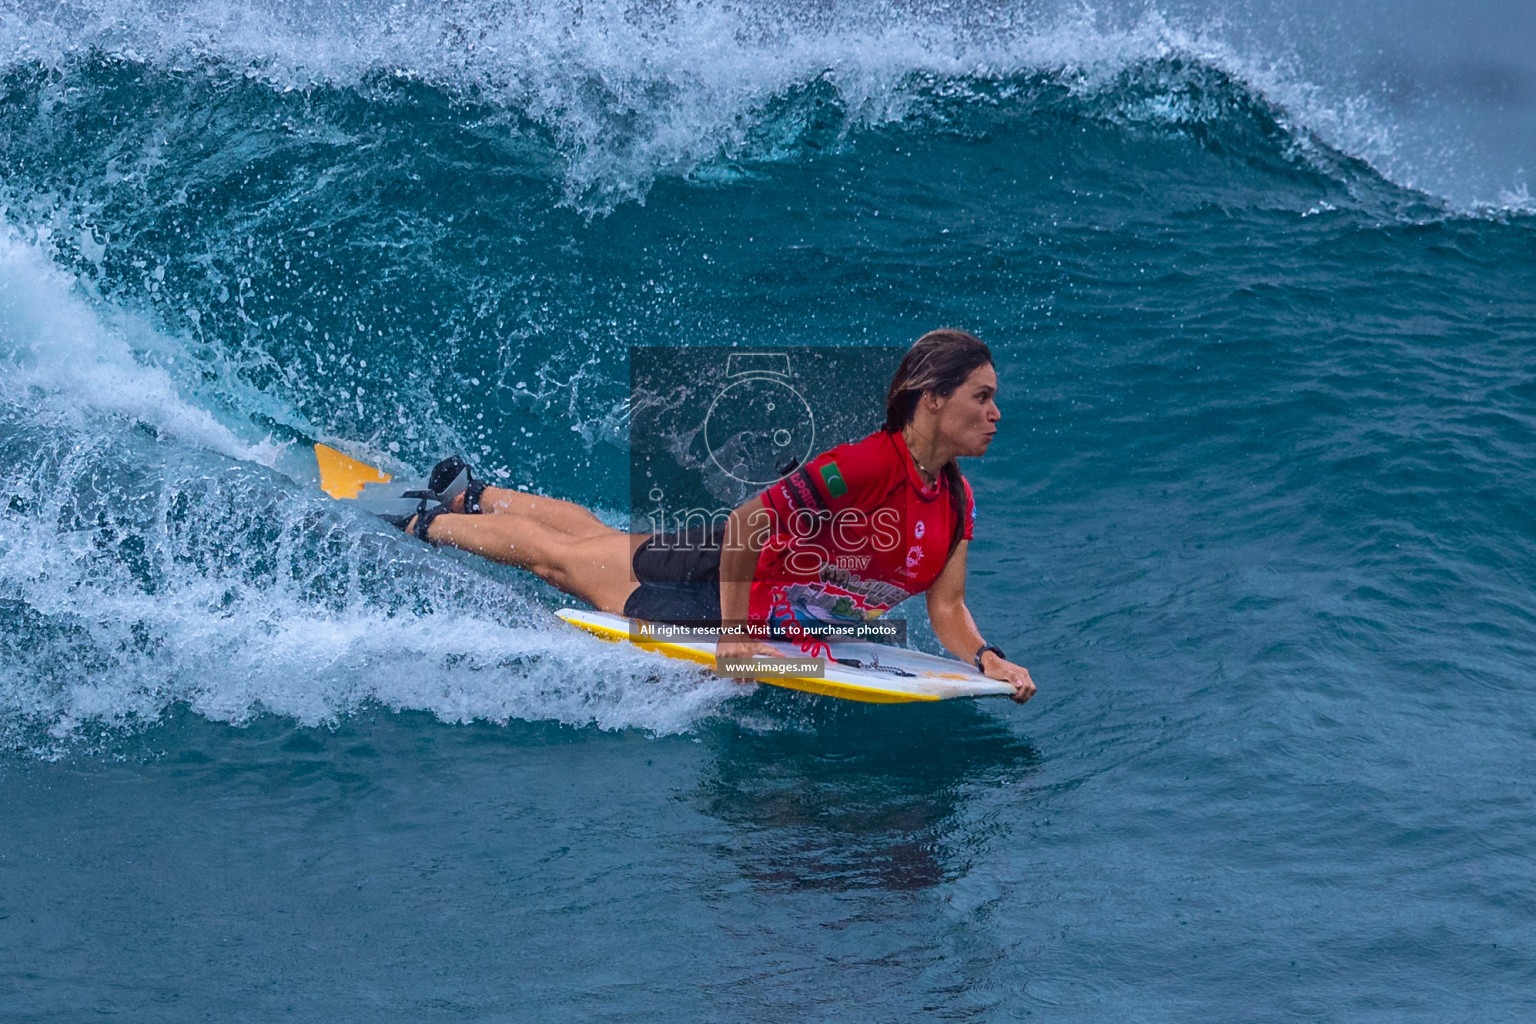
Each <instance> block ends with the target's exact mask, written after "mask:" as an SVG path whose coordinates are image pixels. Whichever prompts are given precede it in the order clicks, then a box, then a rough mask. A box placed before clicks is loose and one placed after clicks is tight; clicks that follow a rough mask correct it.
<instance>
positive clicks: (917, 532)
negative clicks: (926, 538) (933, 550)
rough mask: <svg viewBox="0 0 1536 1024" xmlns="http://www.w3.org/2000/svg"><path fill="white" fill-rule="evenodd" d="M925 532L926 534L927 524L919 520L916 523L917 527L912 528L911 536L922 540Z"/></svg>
mask: <svg viewBox="0 0 1536 1024" xmlns="http://www.w3.org/2000/svg"><path fill="white" fill-rule="evenodd" d="M927 532H928V524H927V523H926V522H924V521H923V520H921V519H919V520H918V521H917V525H916V526H914V527H912V535H913V536H914V537H916V538H917V539H918V540H922V539H923V534H925V533H927Z"/></svg>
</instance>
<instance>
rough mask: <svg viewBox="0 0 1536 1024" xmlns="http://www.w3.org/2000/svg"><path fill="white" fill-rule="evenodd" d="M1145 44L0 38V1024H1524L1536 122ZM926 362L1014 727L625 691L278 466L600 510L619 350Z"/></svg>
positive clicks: (660, 682) (453, 556)
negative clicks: (905, 355) (423, 480)
mask: <svg viewBox="0 0 1536 1024" xmlns="http://www.w3.org/2000/svg"><path fill="white" fill-rule="evenodd" d="M1253 10H1254V9H1253V8H1250V9H1249V11H1250V14H1252V11H1253ZM1176 13H1177V12H1165V13H1158V12H1157V11H1155V10H1153V9H1151V8H1136V9H1134V10H1130V9H1128V10H1126V11H1120V12H1116V11H1099V12H1094V11H1088V10H1085V9H1080V8H1072V9H1070V10H1063V11H1053V10H1052V9H1049V8H1048V7H1047V6H1032V5H1025V6H1017V7H1009V6H993V5H970V6H967V5H952V6H939V5H932V6H930V5H922V4H914V5H898V6H897V7H895V8H886V7H883V6H874V5H868V6H863V5H858V4H849V5H841V4H831V5H807V6H804V7H785V8H776V7H771V6H764V7H762V8H758V9H750V8H741V7H737V6H735V5H732V4H729V3H716V2H713V0H710V2H705V3H700V4H695V5H673V4H656V5H644V6H637V5H624V4H618V3H598V4H591V3H585V4H577V3H569V4H566V3H540V4H535V3H508V4H501V3H486V4H471V3H467V2H466V3H457V2H453V3H446V4H441V5H436V4H431V5H429V4H421V5H409V4H392V5H378V6H369V5H366V4H344V3H343V4H335V5H314V6H312V5H288V4H270V5H256V6H251V7H243V8H239V9H235V8H231V7H226V6H223V5H220V4H216V3H182V4H178V3H166V4H157V5H153V6H151V7H131V6H127V5H117V4H112V3H95V4H74V3H71V4H66V5H63V6H62V7H61V6H59V5H40V6H38V7H36V8H35V9H28V8H26V7H25V5H23V6H22V7H20V8H13V9H11V10H9V11H7V12H4V13H0V37H3V38H4V40H5V42H6V49H5V54H6V57H5V64H4V66H3V68H0V73H3V80H0V208H3V222H4V223H3V225H0V1020H3V1021H7V1022H9V1021H18V1022H20V1021H59V1022H64V1021H78V1020H80V1019H82V1018H83V1017H85V1016H86V1015H90V1014H97V1013H109V1012H116V1013H120V1014H123V1015H124V1016H125V1017H126V1018H129V1019H134V1020H146V1021H159V1020H164V1021H183V1020H203V1019H208V1018H211V1017H215V1016H217V1017H219V1018H222V1019H237V1020H247V1019H248V1020H273V1019H293V1020H325V1021H338V1020H360V1021H361V1020H370V1021H372V1020H380V1019H396V1018H398V1019H409V1020H421V1021H426V1020H449V1019H452V1020H476V1021H478V1020H507V1021H520V1022H521V1021H537V1020H572V1019H575V1020H615V1021H627V1022H628V1021H642V1020H668V1021H672V1020H711V1021H714V1020H719V1021H743V1020H749V1021H775V1022H778V1021H785V1020H818V1021H821V1020H848V1021H898V1020H902V1021H905V1020H957V1019H965V1020H985V1021H993V1020H1019V1019H1025V1018H1032V1019H1039V1020H1052V1021H1121V1020H1124V1021H1138V1022H1148V1021H1190V1020H1210V1021H1236V1020H1243V1021H1291V1020H1349V1021H1375V1020H1381V1021H1388V1020H1390V1021H1401V1020H1422V1021H1435V1022H1444V1021H1456V1020H1467V1021H1479V1022H1484V1021H1517V1020H1526V1019H1529V1018H1530V1016H1531V1014H1532V1013H1533V1011H1536V1007H1533V1002H1536V997H1533V995H1532V991H1533V990H1532V985H1531V979H1532V977H1533V973H1536V929H1533V920H1536V904H1533V899H1532V896H1531V892H1530V886H1529V877H1530V873H1531V868H1532V864H1533V859H1536V803H1533V799H1532V796H1533V794H1532V783H1531V778H1532V775H1533V769H1536V701H1533V697H1532V687H1533V683H1536V675H1533V671H1532V667H1531V666H1532V665H1533V663H1536V631H1533V627H1536V599H1533V598H1532V595H1531V589H1532V583H1533V581H1536V513H1533V505H1532V493H1533V479H1532V470H1531V466H1532V464H1533V458H1536V369H1533V367H1536V361H1533V352H1536V349H1533V346H1536V300H1533V296H1536V216H1533V212H1532V209H1533V208H1532V204H1531V201H1530V199H1529V193H1528V191H1527V190H1526V188H1525V185H1524V180H1525V179H1524V178H1523V177H1522V176H1521V175H1520V174H1518V173H1516V172H1515V171H1514V170H1509V169H1508V168H1511V167H1514V166H1515V165H1516V164H1518V163H1519V162H1520V160H1523V159H1524V157H1523V156H1522V155H1521V154H1522V153H1524V152H1525V150H1522V149H1521V146H1529V144H1530V140H1529V139H1528V138H1525V137H1521V138H1515V137H1513V136H1511V141H1509V142H1508V143H1507V147H1508V148H1507V151H1505V150H1499V149H1498V146H1499V145H1502V144H1503V143H1500V142H1499V141H1498V140H1499V139H1500V138H1502V136H1500V134H1499V130H1498V125H1500V124H1506V123H1509V121H1508V119H1506V121H1499V119H1498V118H1499V116H1502V115H1499V111H1504V112H1505V113H1506V114H1507V113H1508V111H1510V110H1515V111H1517V112H1518V111H1520V110H1524V111H1526V112H1529V109H1530V107H1529V105H1527V106H1526V107H1520V106H1519V103H1521V102H1528V101H1529V97H1530V96H1531V95H1536V92H1521V91H1520V88H1519V87H1518V86H1519V83H1520V82H1527V83H1529V82H1536V77H1524V78H1522V77H1521V75H1522V74H1524V72H1523V71H1522V70H1521V69H1520V68H1518V67H1515V68H1513V69H1506V70H1507V72H1508V76H1513V77H1506V78H1505V79H1497V81H1502V82H1505V83H1506V85H1507V84H1508V83H1509V82H1514V83H1515V85H1509V86H1508V88H1504V87H1502V86H1501V87H1500V88H1503V89H1504V91H1503V92H1499V91H1498V89H1494V92H1496V93H1497V96H1496V97H1495V100H1496V101H1497V102H1495V100H1489V101H1488V103H1487V104H1484V105H1483V106H1481V107H1478V108H1477V110H1478V111H1480V115H1479V118H1471V117H1468V118H1467V119H1465V120H1466V123H1467V124H1474V123H1475V127H1476V132H1472V131H1471V129H1470V128H1469V129H1468V131H1469V133H1470V134H1468V135H1467V136H1466V137H1465V138H1463V137H1462V136H1458V135H1457V130H1458V125H1459V124H1460V123H1461V121H1462V119H1461V118H1460V117H1459V115H1458V112H1457V109H1453V108H1451V107H1445V108H1443V109H1442V108H1434V109H1431V108H1432V106H1433V104H1431V103H1429V101H1427V100H1425V101H1423V102H1417V101H1415V102H1407V101H1404V102H1403V103H1398V104H1396V105H1394V103H1393V102H1391V101H1390V97H1387V98H1383V96H1382V95H1378V94H1375V93H1371V92H1369V91H1358V90H1356V91H1351V89H1352V88H1353V86H1352V84H1351V83H1356V84H1357V79H1358V78H1361V77H1364V76H1366V72H1367V71H1368V70H1369V68H1366V69H1365V70H1361V68H1362V67H1364V66H1363V65H1359V66H1354V67H1355V70H1354V71H1352V72H1350V74H1343V73H1342V72H1338V68H1336V67H1333V66H1332V65H1330V64H1328V63H1327V62H1326V61H1322V60H1320V59H1317V58H1316V56H1315V53H1314V51H1315V50H1317V46H1322V44H1321V43H1318V44H1317V46H1315V47H1314V48H1313V49H1312V50H1309V49H1308V48H1307V47H1306V46H1298V47H1296V48H1293V49H1291V50H1280V49H1273V50H1266V49H1263V48H1262V47H1260V46H1259V44H1258V43H1256V42H1255V40H1256V39H1260V38H1261V37H1263V33H1261V32H1257V31H1255V32H1250V33H1238V32H1236V31H1227V29H1226V28H1225V27H1224V26H1225V25H1226V23H1225V22H1224V21H1223V19H1222V18H1220V17H1217V16H1216V15H1213V14H1210V12H1206V14H1204V15H1199V16H1197V14H1195V13H1189V12H1185V14H1184V15H1182V16H1176ZM1217 13H1218V14H1219V13H1220V12H1217ZM1254 16H1255V17H1256V16H1257V15H1254ZM1234 17H1235V15H1234ZM1319 31H1320V32H1321V31H1322V30H1321V29H1320V30H1319ZM1282 34H1283V33H1282ZM1309 38H1311V39H1313V41H1314V42H1316V41H1317V38H1318V37H1315V36H1314V37H1309ZM1355 47H1356V48H1357V49H1360V48H1367V47H1365V42H1363V41H1357V43H1356V44H1355ZM1323 49H1326V47H1323ZM1339 52H1340V53H1343V54H1344V55H1345V57H1348V56H1349V54H1351V53H1353V52H1354V50H1352V49H1349V48H1345V49H1343V50H1340V51H1339ZM1309 54H1312V56H1308V55H1309ZM1340 61H1341V64H1342V63H1347V61H1345V60H1344V58H1340ZM1416 66H1417V65H1416ZM1336 72H1338V73H1336ZM1351 75H1354V76H1355V77H1351ZM1478 81H1482V79H1478ZM1489 88H1493V87H1492V86H1490V87H1489ZM1442 94H1443V90H1441V91H1438V92H1436V93H1435V95H1442ZM1499 97H1502V98H1499ZM1521 97H1525V98H1526V99H1525V100H1522V99H1521ZM1415 103H1417V105H1415ZM1501 103H1502V104H1504V105H1503V106H1499V104H1501ZM1490 111H1492V113H1490ZM1516 120H1518V119H1516ZM1490 125H1492V126H1493V127H1489V126H1490ZM1490 139H1492V140H1494V141H1492V142H1490V141H1489V140H1490ZM1426 140H1429V141H1426ZM1489 147H1492V148H1491V149H1490V148H1489ZM1488 152H1492V153H1493V156H1489V157H1488V158H1487V159H1483V157H1484V156H1485V155H1486V154H1487V153H1488ZM1500 160H1503V161H1504V162H1503V163H1500V162H1499V161H1500ZM1506 165H1508V166H1506ZM941 325H947V326H957V327H963V328H965V329H968V330H971V331H973V332H975V333H977V334H979V335H980V336H981V337H983V338H984V339H986V340H987V341H988V342H989V343H990V344H991V346H992V348H993V351H994V353H995V354H996V355H997V358H998V371H999V375H1000V378H1001V381H1002V391H1001V393H1000V395H999V404H1000V406H1001V408H1002V412H1003V420H1002V422H1001V425H1000V426H1001V432H1000V434H999V435H998V438H997V440H996V442H995V443H994V444H993V446H992V451H991V453H990V454H989V455H987V456H986V457H985V458H983V459H978V460H971V461H970V462H969V463H968V464H967V465H965V467H964V470H965V472H966V474H967V476H968V477H969V479H970V480H971V482H972V484H973V485H974V489H975V494H976V500H977V504H978V508H979V518H978V523H977V539H976V541H975V542H974V543H973V545H972V551H971V572H970V578H969V585H968V594H969V601H970V604H971V607H972V608H973V610H974V611H975V613H976V617H977V619H978V621H979V624H980V626H981V629H982V632H983V633H984V634H985V635H986V636H987V638H988V639H989V640H991V641H993V642H995V643H997V644H1000V645H1001V646H1002V647H1003V648H1005V649H1006V650H1007V651H1008V653H1009V655H1010V657H1011V658H1013V659H1014V660H1016V661H1018V662H1020V663H1022V664H1024V665H1026V666H1028V667H1029V668H1030V670H1031V671H1032V673H1033V675H1034V678H1035V680H1036V682H1037V684H1038V686H1039V696H1038V697H1037V698H1036V699H1035V700H1034V701H1032V702H1031V703H1029V704H1028V705H1025V706H1023V707H1017V706H1013V705H1011V704H1008V703H1007V702H1003V701H992V702H979V703H972V704H963V703H962V704H955V705H946V706H942V707H936V708H920V707H919V708H914V707H874V706H853V705H846V704H838V703H834V702H831V701H829V700H826V699H823V698H815V697H809V696H804V695H800V694H794V693H788V692H784V691H778V690H772V689H770V688H767V687H759V688H756V689H751V688H742V687H737V686H734V685H732V684H729V683H726V682H722V681H718V680H713V679H706V678H701V677H700V676H699V675H698V674H696V673H695V672H693V671H692V670H689V669H685V668H681V667H677V666H674V665H668V664H664V663H658V662H657V661H656V660H654V659H651V658H650V657H648V656H646V655H643V654H641V653H638V652H626V651H622V650H618V649H615V648H613V647H611V646H607V645H604V644H601V643H599V642H598V641H595V640H592V639H589V638H585V637H583V636H580V635H577V634H575V633H574V632H573V631H571V630H570V629H569V628H567V627H564V626H563V625H561V624H560V623H558V622H556V621H555V620H553V618H552V616H551V615H550V612H551V611H552V610H553V609H554V608H556V607H559V606H561V604H562V603H564V601H563V599H562V598H561V596H560V595H559V594H558V593H557V592H556V591H554V590H553V589H551V588H549V587H547V586H545V585H543V584H541V583H539V582H537V581H535V580H533V579H532V578H530V577H529V576H527V575H525V574H521V573H519V572H516V571H514V570H511V569H507V568H504V567H498V566H493V565H489V564H487V563H485V562H482V561H480V560H478V559H475V558H473V557H470V556H467V555H463V554H461V553H456V552H446V551H434V550H431V549H429V548H427V547H426V546H424V545H421V544H419V543H416V542H414V541H411V540H408V539H406V538H404V537H402V536H401V535H400V534H399V533H397V532H396V531H394V530H392V529H390V528H388V527H387V526H385V525H383V524H382V523H381V522H380V521H378V520H376V519H373V518H371V517H369V516H367V515H364V514H360V513H358V512H356V511H355V510H352V509H349V508H347V507H346V506H344V505H342V504H339V503H336V502H333V501H331V500H330V499H329V498H327V497H325V496H324V495H323V494H320V493H319V492H318V490H317V489H316V486H315V474H314V470H313V465H312V459H310V458H309V457H308V446H309V445H310V444H311V443H313V442H314V441H316V440H319V441H327V442H331V443H336V444H340V445H343V446H344V447H346V448H347V449H348V450H349V451H352V452H354V453H356V454H358V455H360V456H363V457H368V458H371V459H373V460H375V461H377V462H379V463H380V464H381V465H384V466H385V467H386V468H388V469H390V470H391V471H393V472H396V473H401V474H407V475H409V474H420V473H422V472H424V471H425V470H426V469H427V468H428V467H430V466H431V465H432V463H433V462H435V461H436V460H437V459H438V458H440V457H441V456H442V455H444V454H447V453H449V452H452V451H461V452H463V453H465V455H466V456H468V457H469V458H470V459H471V460H472V461H473V462H474V463H475V465H476V466H477V468H478V469H479V470H481V471H482V472H483V474H484V475H485V476H487V477H488V478H489V479H491V480H492V481H493V482H500V483H505V484H509V485H513V486H518V487H528V488H532V489H535V490H537V491H539V492H541V493H546V494H551V495H555V496H558V497H563V498H569V499H573V500H577V501H581V502H583V503H585V504H589V505H591V506H593V507H595V508H596V509H597V510H598V511H599V513H600V514H601V515H603V516H605V517H607V518H610V519H612V520H613V521H616V522H617V521H620V520H622V518H623V516H624V514H625V511H626V509H625V502H626V497H627V494H628V490H627V488H628V476H627V471H628V461H627V458H628V455H627V451H626V447H627V445H626V440H625V438H626V434H625V425H626V412H627V387H628V379H629V378H628V370H627V366H628V352H629V349H630V347H631V346H634V345H643V344H669V345H673V344H681V345H693V344H697V345H700V346H729V345H732V344H747V345H750V344H752V343H754V342H756V343H765V342H766V343H772V344H775V345H803V346H891V345H905V344H907V343H909V342H910V341H911V340H913V339H915V338H916V337H917V336H918V335H919V334H921V333H922V332H924V331H925V330H928V329H931V328H934V327H937V326H941ZM880 418H881V410H878V409H870V411H869V429H873V428H874V427H875V426H876V425H878V422H879V420H880ZM909 618H910V619H911V620H912V621H913V623H914V625H913V634H914V637H915V638H916V642H917V643H918V644H919V645H920V646H922V645H927V646H929V647H930V648H931V647H932V640H931V637H927V636H925V635H924V634H925V630H924V629H923V628H922V621H923V620H922V612H921V610H920V609H912V610H911V611H910V614H909Z"/></svg>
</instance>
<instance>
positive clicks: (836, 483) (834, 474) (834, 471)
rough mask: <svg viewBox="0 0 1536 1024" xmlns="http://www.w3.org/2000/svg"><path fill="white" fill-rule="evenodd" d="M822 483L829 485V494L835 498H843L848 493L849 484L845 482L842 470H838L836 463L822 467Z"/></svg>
mask: <svg viewBox="0 0 1536 1024" xmlns="http://www.w3.org/2000/svg"><path fill="white" fill-rule="evenodd" d="M821 482H822V483H824V484H826V485H827V493H828V494H829V495H831V496H832V497H834V498H841V497H842V496H843V495H845V494H847V493H848V484H847V483H846V482H845V481H844V480H843V473H842V470H840V469H838V468H837V463H835V462H829V463H827V464H826V465H825V466H822V467H821Z"/></svg>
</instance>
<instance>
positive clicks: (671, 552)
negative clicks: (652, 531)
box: [624, 525, 724, 625]
mask: <svg viewBox="0 0 1536 1024" xmlns="http://www.w3.org/2000/svg"><path fill="white" fill-rule="evenodd" d="M723 532H724V528H723V526H722V527H721V528H719V529H715V530H712V531H711V530H706V529H705V528H704V527H703V526H702V525H700V526H697V527H694V528H693V529H690V530H686V531H683V532H681V533H667V534H656V535H654V536H652V537H650V538H649V539H647V540H645V541H644V542H642V543H641V545H640V546H639V547H638V548H636V549H635V557H634V560H633V563H632V564H633V566H634V571H635V579H637V580H639V581H640V586H639V587H637V588H636V589H635V592H634V593H632V594H630V595H629V599H628V600H626V601H625V602H624V614H625V615H626V616H628V617H629V618H631V619H642V620H644V621H646V622H696V623H708V624H710V625H719V623H720V538H721V535H722V534H723Z"/></svg>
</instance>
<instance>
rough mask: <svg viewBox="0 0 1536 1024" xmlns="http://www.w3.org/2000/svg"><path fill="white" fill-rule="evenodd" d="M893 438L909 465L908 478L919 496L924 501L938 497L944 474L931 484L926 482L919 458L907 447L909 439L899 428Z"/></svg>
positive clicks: (942, 487) (906, 463)
mask: <svg viewBox="0 0 1536 1024" xmlns="http://www.w3.org/2000/svg"><path fill="white" fill-rule="evenodd" d="M891 438H892V440H893V441H894V443H895V445H896V450H897V451H898V452H900V453H901V461H902V464H903V465H905V466H906V467H907V479H908V480H909V481H910V482H911V484H912V489H913V490H915V491H916V492H917V496H918V497H919V498H922V499H923V500H924V501H932V500H933V499H934V498H937V497H938V496H939V492H940V491H942V490H943V489H944V474H943V473H940V474H939V477H938V479H937V480H935V481H934V482H933V484H932V485H931V486H930V485H928V484H925V483H924V482H923V474H921V473H919V472H918V471H917V460H916V459H914V458H913V457H912V452H911V450H910V449H908V448H907V439H906V438H904V437H902V436H901V431H899V430H898V431H896V432H895V433H894V434H892V435H891Z"/></svg>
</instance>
